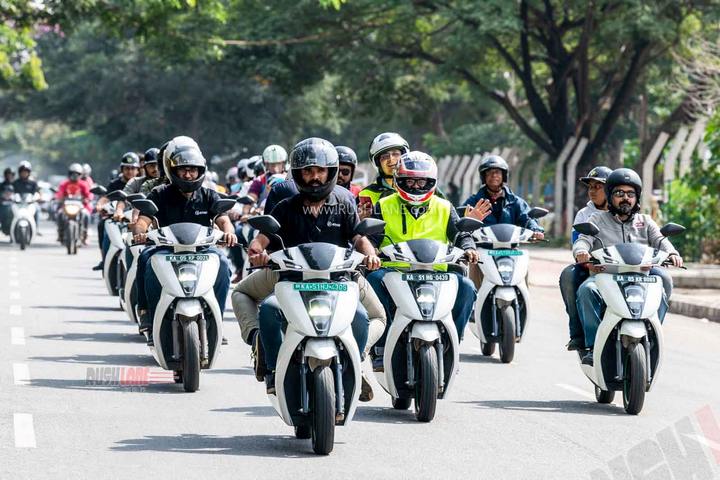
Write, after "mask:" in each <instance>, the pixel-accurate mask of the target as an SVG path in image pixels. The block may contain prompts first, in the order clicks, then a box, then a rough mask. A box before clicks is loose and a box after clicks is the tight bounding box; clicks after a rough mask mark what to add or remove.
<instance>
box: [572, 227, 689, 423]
mask: <svg viewBox="0 0 720 480" xmlns="http://www.w3.org/2000/svg"><path fill="white" fill-rule="evenodd" d="M573 228H574V229H575V230H576V231H578V232H579V233H581V234H584V235H588V236H592V237H595V239H596V240H597V241H599V242H600V245H601V248H599V249H597V250H594V251H593V252H591V253H590V256H591V261H590V263H591V264H592V265H600V266H602V268H603V270H602V271H601V272H600V273H596V274H595V282H596V285H597V287H598V290H599V291H600V295H601V296H602V299H603V301H604V302H605V305H606V308H605V314H604V315H603V318H602V321H601V322H600V325H599V327H598V331H597V334H596V335H595V347H594V350H593V365H585V364H583V363H582V361H581V362H580V368H581V369H582V371H583V373H584V374H585V376H586V377H587V378H588V379H589V380H590V381H591V382H592V383H593V384H594V385H595V398H596V400H597V401H598V402H599V403H612V401H613V399H614V398H615V392H616V391H622V392H623V406H624V407H625V411H626V412H627V413H629V414H631V415H637V414H638V413H640V411H641V410H642V407H643V404H644V402H645V393H646V392H649V391H650V389H651V388H652V386H653V383H654V382H655V380H656V379H657V375H658V371H659V369H660V363H661V361H662V357H663V333H662V325H661V324H660V320H659V318H658V309H659V307H660V302H661V301H662V296H663V285H662V280H661V279H660V278H659V277H658V276H657V275H652V274H650V270H651V268H653V267H663V266H668V265H670V264H671V262H669V260H668V253H667V252H664V251H662V250H659V246H660V243H661V242H662V241H663V240H664V239H665V238H667V237H670V236H673V235H678V234H680V233H682V232H684V231H685V227H683V226H681V225H677V224H674V223H668V224H666V225H665V226H663V227H662V228H661V229H660V233H662V235H663V237H662V238H661V239H660V241H659V242H658V244H657V245H656V247H655V248H653V247H650V246H647V245H641V244H637V243H620V244H617V245H614V246H612V247H605V245H604V243H602V240H601V239H599V238H597V237H596V235H597V234H598V233H599V232H600V230H599V229H598V227H597V226H596V225H595V224H594V223H592V222H588V223H581V224H577V225H574V226H573ZM578 354H579V358H580V360H582V357H583V355H584V354H585V351H578Z"/></svg>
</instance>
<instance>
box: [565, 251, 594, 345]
mask: <svg viewBox="0 0 720 480" xmlns="http://www.w3.org/2000/svg"><path fill="white" fill-rule="evenodd" d="M589 275H590V272H589V270H588V269H587V268H583V267H581V266H579V265H568V266H567V267H565V269H564V270H563V271H562V273H561V274H560V293H561V294H562V298H563V302H565V311H566V312H567V314H568V321H569V329H570V338H576V339H579V340H582V339H583V338H584V337H585V333H584V332H583V325H582V322H581V321H580V315H579V314H578V309H577V298H576V294H577V291H578V288H580V285H582V283H583V282H584V281H585V280H587V278H588V276H589Z"/></svg>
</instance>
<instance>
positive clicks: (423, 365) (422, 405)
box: [415, 345, 438, 422]
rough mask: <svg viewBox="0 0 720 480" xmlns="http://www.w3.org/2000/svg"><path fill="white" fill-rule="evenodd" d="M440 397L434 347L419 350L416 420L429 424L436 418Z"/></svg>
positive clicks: (425, 346)
mask: <svg viewBox="0 0 720 480" xmlns="http://www.w3.org/2000/svg"><path fill="white" fill-rule="evenodd" d="M437 395H438V364H437V354H436V352H435V347H434V346H433V345H422V346H421V347H420V350H418V378H417V381H416V382H415V418H417V419H418V421H420V422H429V421H431V420H432V419H433V418H434V417H435V407H436V406H437Z"/></svg>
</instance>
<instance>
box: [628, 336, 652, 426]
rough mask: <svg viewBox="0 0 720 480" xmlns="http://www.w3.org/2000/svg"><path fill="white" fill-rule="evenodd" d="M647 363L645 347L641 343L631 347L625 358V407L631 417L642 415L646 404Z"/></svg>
mask: <svg viewBox="0 0 720 480" xmlns="http://www.w3.org/2000/svg"><path fill="white" fill-rule="evenodd" d="M646 381H647V363H646V361H645V347H644V346H643V345H642V344H641V343H636V344H634V345H630V347H629V352H628V354H627V356H626V357H625V379H624V381H623V406H624V407H625V412H627V413H628V414H630V415H637V414H638V413H640V411H641V410H642V407H643V403H645V386H646Z"/></svg>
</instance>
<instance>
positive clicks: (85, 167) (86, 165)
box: [82, 163, 92, 177]
mask: <svg viewBox="0 0 720 480" xmlns="http://www.w3.org/2000/svg"><path fill="white" fill-rule="evenodd" d="M82 168H83V175H85V176H86V177H89V176H90V174H91V173H92V167H91V166H90V164H89V163H83V166H82Z"/></svg>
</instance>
